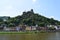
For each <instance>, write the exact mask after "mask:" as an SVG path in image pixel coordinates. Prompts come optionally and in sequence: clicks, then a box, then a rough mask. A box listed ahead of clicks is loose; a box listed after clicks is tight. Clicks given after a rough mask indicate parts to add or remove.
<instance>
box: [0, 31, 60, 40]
mask: <svg viewBox="0 0 60 40" xmlns="http://www.w3.org/2000/svg"><path fill="white" fill-rule="evenodd" d="M0 40H60V32H56V33H40V34H0Z"/></svg>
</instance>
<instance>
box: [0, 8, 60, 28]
mask: <svg viewBox="0 0 60 40" xmlns="http://www.w3.org/2000/svg"><path fill="white" fill-rule="evenodd" d="M1 24H6V25H7V27H15V26H18V25H28V26H35V25H36V24H37V25H38V26H46V25H60V21H58V20H54V19H53V18H47V17H45V16H42V15H40V14H38V13H34V11H33V9H31V10H30V11H27V12H23V14H22V15H19V16H16V17H13V18H11V17H10V18H9V19H8V20H7V21H3V20H1V19H0V25H1Z"/></svg>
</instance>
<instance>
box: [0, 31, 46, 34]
mask: <svg viewBox="0 0 60 40" xmlns="http://www.w3.org/2000/svg"><path fill="white" fill-rule="evenodd" d="M38 33H46V32H45V31H25V32H24V31H20V32H17V31H15V32H6V31H0V34H38Z"/></svg>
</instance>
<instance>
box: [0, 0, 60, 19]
mask: <svg viewBox="0 0 60 40" xmlns="http://www.w3.org/2000/svg"><path fill="white" fill-rule="evenodd" d="M31 9H33V10H34V12H35V13H38V14H40V15H43V16H45V17H48V18H54V19H56V20H60V0H0V16H11V17H15V16H18V15H21V14H22V12H23V11H29V10H31Z"/></svg>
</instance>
